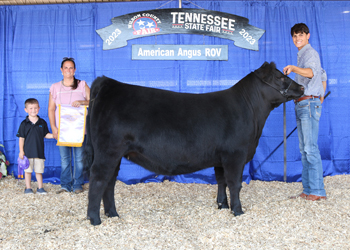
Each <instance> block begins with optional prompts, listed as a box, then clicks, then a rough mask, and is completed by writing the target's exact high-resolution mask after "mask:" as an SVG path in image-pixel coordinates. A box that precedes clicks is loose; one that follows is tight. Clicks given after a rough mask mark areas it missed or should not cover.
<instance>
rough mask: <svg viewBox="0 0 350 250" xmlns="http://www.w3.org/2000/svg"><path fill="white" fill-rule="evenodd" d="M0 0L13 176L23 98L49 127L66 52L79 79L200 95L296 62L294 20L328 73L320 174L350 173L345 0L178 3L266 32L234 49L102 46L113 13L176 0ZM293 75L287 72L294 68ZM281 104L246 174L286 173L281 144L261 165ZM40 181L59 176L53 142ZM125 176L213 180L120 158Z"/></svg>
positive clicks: (3, 107)
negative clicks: (176, 51)
mask: <svg viewBox="0 0 350 250" xmlns="http://www.w3.org/2000/svg"><path fill="white" fill-rule="evenodd" d="M166 2H167V1H150V2H149V1H147V2H123V3H121V2H118V3H85V4H57V5H35V6H34V5H24V6H17V5H16V6H0V24H1V27H0V51H1V52H0V53H1V58H0V143H2V144H4V145H5V153H6V155H7V157H8V159H9V160H10V162H11V165H10V167H9V168H8V171H9V173H10V174H11V173H13V174H14V175H15V176H17V165H16V164H14V163H16V160H17V157H18V153H19V149H18V138H17V137H16V133H17V130H18V127H19V124H20V122H21V121H22V120H23V119H25V116H26V113H25V112H24V101H25V100H26V99H27V98H30V97H35V98H37V99H38V100H39V103H40V107H41V109H40V112H39V115H40V116H41V117H42V118H44V119H45V120H46V121H47V122H48V124H49V119H48V112H47V107H48V100H49V88H50V86H51V84H52V83H55V82H58V81H59V80H61V78H62V76H61V72H60V63H61V61H62V58H63V57H66V56H68V57H73V58H75V61H76V64H77V72H76V77H77V78H78V79H82V80H86V82H87V83H88V84H89V85H90V86H91V83H92V82H93V80H94V79H95V77H97V76H101V75H106V76H108V77H111V78H114V79H117V80H119V81H122V82H127V83H130V84H136V85H142V86H149V87H155V88H162V89H168V90H173V91H179V92H191V93H204V92H210V91H216V90H221V89H226V88H229V87H230V86H232V85H234V84H235V83H236V82H237V81H239V80H240V79H241V78H243V77H244V76H245V75H247V74H249V73H250V72H251V71H253V70H255V69H257V68H259V67H260V66H261V65H262V63H263V62H264V61H268V62H270V61H274V62H276V64H277V67H278V68H279V69H280V70H282V69H283V67H284V66H286V65H288V64H294V65H295V64H296V63H297V48H296V47H295V46H294V44H293V42H292V39H291V35H290V28H291V27H292V26H293V25H294V24H295V23H299V22H304V23H306V24H307V25H308V26H309V28H310V33H311V39H310V43H311V45H312V46H313V47H314V48H315V49H316V50H317V51H318V52H319V54H320V57H321V63H322V66H323V67H324V69H325V70H326V71H327V74H328V87H327V88H328V89H327V90H329V91H331V92H332V94H331V95H330V96H329V97H328V98H327V99H326V101H325V103H324V106H323V112H322V117H321V121H320V136H319V147H320V151H321V156H322V159H323V168H324V175H325V176H326V175H338V174H349V173H350V167H349V158H350V157H349V153H350V152H349V145H350V140H349V134H350V132H349V107H348V98H349V96H350V88H349V86H350V85H349V83H350V70H349V68H350V43H349V41H350V25H349V24H350V13H349V11H350V1H192V3H191V2H186V1H183V3H182V7H183V8H198V7H201V8H204V9H208V10H215V11H221V12H226V13H230V14H234V15H239V16H243V17H246V18H248V19H249V24H251V25H253V26H256V27H258V28H261V29H264V30H266V32H265V34H264V35H263V36H262V38H261V39H260V40H259V51H249V50H245V49H242V48H238V47H235V46H234V45H233V42H232V41H230V40H225V39H220V38H215V37H208V36H201V35H184V34H176V35H175V34H173V35H161V36H156V37H154V36H151V37H146V38H140V39H134V40H130V41H129V42H128V46H126V47H123V48H120V49H114V50H108V51H103V50H102V43H103V41H102V40H101V39H100V37H99V36H98V35H97V33H96V32H95V30H97V29H100V28H103V27H105V26H108V25H110V24H111V19H112V18H113V17H115V16H120V15H124V14H128V13H132V12H136V11H141V10H150V9H157V8H178V2H177V1H173V2H170V3H168V4H165V3H166ZM155 43H157V44H217V45H220V44H224V45H228V50H229V60H228V61H133V60H131V45H132V44H155ZM291 77H292V78H294V75H291ZM282 106H283V105H281V106H280V107H279V108H277V109H275V110H274V111H273V112H272V113H271V115H270V116H269V118H268V120H267V122H266V126H265V128H264V130H263V134H262V137H261V139H260V143H259V146H258V148H257V151H256V154H255V156H254V159H253V160H252V161H251V162H250V163H248V164H247V165H246V166H245V171H244V176H243V180H244V181H246V182H249V180H251V179H259V180H265V181H272V180H279V181H280V180H283V172H284V171H283V147H280V148H279V149H278V150H277V151H276V152H275V153H274V154H273V155H272V157H271V158H269V159H268V161H267V162H266V163H265V164H263V165H262V166H261V167H259V164H260V163H261V162H262V161H264V160H265V158H266V157H267V156H268V155H269V154H270V152H272V151H273V150H274V149H275V147H276V146H277V145H278V144H279V143H280V142H281V141H282V140H283V108H282ZM286 108H287V132H288V133H289V132H290V131H292V130H293V129H294V127H295V126H296V122H295V114H294V104H293V103H292V102H289V103H287V105H286ZM45 154H46V162H45V165H46V168H45V173H44V180H45V181H46V182H47V181H50V182H52V183H59V176H60V156H59V151H58V148H57V146H56V141H54V140H45ZM287 160H288V162H287V181H300V176H301V169H302V165H301V162H300V153H299V148H298V138H297V133H296V132H295V133H294V134H293V135H292V136H291V137H290V138H289V139H288V142H287ZM118 178H119V179H120V180H121V181H123V182H126V183H137V182H144V181H162V180H164V179H170V180H174V181H178V182H197V183H215V177H214V170H213V169H212V168H210V169H207V170H203V171H200V172H197V173H194V174H191V175H181V176H174V177H166V176H158V175H155V174H154V173H151V172H148V171H146V170H144V169H143V168H141V167H139V166H137V165H135V164H132V163H130V162H128V161H127V160H123V161H122V166H121V171H120V174H119V177H118Z"/></svg>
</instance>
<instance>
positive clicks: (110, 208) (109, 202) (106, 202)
mask: <svg viewBox="0 0 350 250" xmlns="http://www.w3.org/2000/svg"><path fill="white" fill-rule="evenodd" d="M120 163H121V162H119V163H118V167H117V168H116V170H115V172H114V175H113V177H112V178H111V180H110V181H109V182H108V185H107V187H106V190H105V192H104V194H103V206H104V208H105V215H107V216H108V217H116V216H118V217H119V215H118V213H117V209H116V208H115V200H114V187H115V182H116V180H117V176H118V172H119V169H120Z"/></svg>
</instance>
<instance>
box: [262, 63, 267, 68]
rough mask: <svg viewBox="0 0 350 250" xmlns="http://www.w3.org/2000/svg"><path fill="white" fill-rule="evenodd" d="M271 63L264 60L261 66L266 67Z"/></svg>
mask: <svg viewBox="0 0 350 250" xmlns="http://www.w3.org/2000/svg"><path fill="white" fill-rule="evenodd" d="M268 65H269V63H268V62H264V63H263V65H261V68H265V67H266V66H268Z"/></svg>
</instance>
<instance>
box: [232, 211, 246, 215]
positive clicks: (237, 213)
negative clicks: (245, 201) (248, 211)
mask: <svg viewBox="0 0 350 250" xmlns="http://www.w3.org/2000/svg"><path fill="white" fill-rule="evenodd" d="M232 213H233V215H234V216H240V215H242V214H244V212H243V211H240V212H234V211H232Z"/></svg>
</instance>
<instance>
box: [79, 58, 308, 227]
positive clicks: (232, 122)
mask: <svg viewBox="0 0 350 250" xmlns="http://www.w3.org/2000/svg"><path fill="white" fill-rule="evenodd" d="M302 94H303V87H302V86H301V85H298V84H297V83H296V82H294V81H293V80H291V79H290V78H289V77H287V76H285V75H283V74H282V73H281V72H280V71H279V70H277V69H276V65H275V64H274V63H270V64H269V63H267V62H265V63H264V64H263V65H262V66H261V67H260V68H259V69H257V70H255V71H254V72H252V73H250V74H248V75H247V76H246V77H244V78H243V79H242V80H240V81H239V82H238V83H237V84H235V85H234V86H233V87H231V88H229V89H226V90H222V91H217V92H212V93H206V94H188V93H176V92H172V91H166V90H159V89H153V88H147V87H140V86H135V85H129V84H125V83H121V82H118V81H115V80H113V79H110V78H107V77H99V78H97V79H96V80H95V81H94V82H93V84H92V86H91V98H90V104H89V105H90V106H89V107H90V108H89V115H88V116H87V141H86V147H85V153H86V156H87V162H89V163H86V164H87V165H90V166H91V170H90V186H89V196H88V199H89V204H88V211H87V215H88V219H90V222H91V224H93V225H98V224H100V223H101V220H100V204H101V199H102V198H103V204H104V210H105V214H106V215H107V216H109V217H114V216H118V213H117V211H116V208H115V202H114V186H115V182H116V177H117V175H118V171H119V169H120V162H121V159H122V157H126V158H127V159H129V160H130V161H132V162H134V163H136V164H138V165H140V166H142V167H144V168H146V169H148V170H150V171H153V172H155V173H158V174H162V175H178V174H188V173H192V172H195V171H198V170H201V169H205V168H210V167H213V166H214V168H215V176H216V180H217V183H218V194H217V203H218V206H219V208H228V203H227V196H226V186H228V188H229V191H230V198H231V204H230V205H231V210H232V213H233V214H234V215H240V214H243V211H242V207H241V202H240V199H239V192H240V190H241V186H242V173H243V168H244V165H245V164H246V163H247V162H249V161H250V160H251V159H252V158H253V156H254V154H255V150H256V147H257V145H258V142H259V138H260V136H261V133H262V130H263V127H264V124H265V121H266V119H267V117H268V116H269V114H270V112H271V111H272V110H273V109H274V108H276V107H278V106H279V105H280V104H281V103H283V102H286V101H289V100H291V99H296V98H298V97H300V96H301V95H302ZM91 164H92V165H91Z"/></svg>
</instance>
